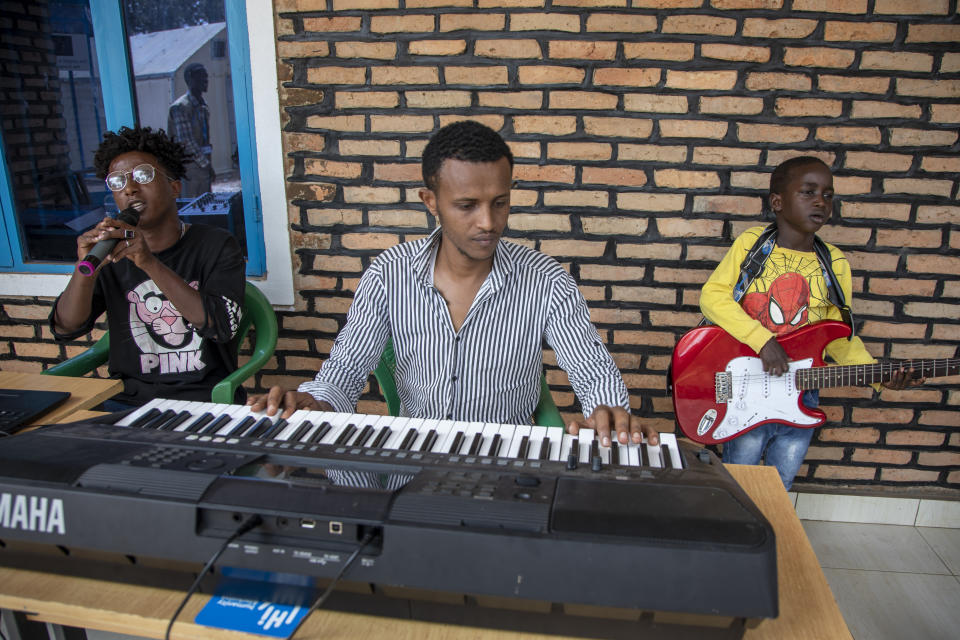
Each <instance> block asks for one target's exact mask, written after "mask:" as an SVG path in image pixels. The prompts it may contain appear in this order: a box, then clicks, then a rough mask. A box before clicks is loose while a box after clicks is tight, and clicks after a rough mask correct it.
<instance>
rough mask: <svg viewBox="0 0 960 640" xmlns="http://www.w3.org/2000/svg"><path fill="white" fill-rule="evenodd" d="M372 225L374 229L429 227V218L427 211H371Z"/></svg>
mask: <svg viewBox="0 0 960 640" xmlns="http://www.w3.org/2000/svg"><path fill="white" fill-rule="evenodd" d="M368 215H369V216H370V225H371V226H374V227H414V228H421V229H422V228H423V227H426V226H427V220H428V216H427V213H426V212H425V211H413V210H410V209H396V210H387V209H375V210H372V211H370V213H369V214H368Z"/></svg>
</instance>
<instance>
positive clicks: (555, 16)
mask: <svg viewBox="0 0 960 640" xmlns="http://www.w3.org/2000/svg"><path fill="white" fill-rule="evenodd" d="M510 30H511V31H568V32H572V33H579V32H580V16H578V15H577V14H574V13H514V14H511V16H510Z"/></svg>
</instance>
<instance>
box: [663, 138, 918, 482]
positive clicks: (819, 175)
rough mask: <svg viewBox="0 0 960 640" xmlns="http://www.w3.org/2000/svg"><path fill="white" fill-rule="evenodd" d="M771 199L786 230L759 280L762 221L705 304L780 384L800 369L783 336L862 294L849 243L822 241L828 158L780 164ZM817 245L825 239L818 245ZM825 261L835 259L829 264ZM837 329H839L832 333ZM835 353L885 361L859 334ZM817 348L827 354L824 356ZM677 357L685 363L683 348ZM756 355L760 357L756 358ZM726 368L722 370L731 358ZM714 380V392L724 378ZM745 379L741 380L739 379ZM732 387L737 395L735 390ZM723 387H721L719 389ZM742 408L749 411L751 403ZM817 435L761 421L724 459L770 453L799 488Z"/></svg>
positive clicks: (808, 397) (831, 352) (706, 422)
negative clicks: (753, 268)
mask: <svg viewBox="0 0 960 640" xmlns="http://www.w3.org/2000/svg"><path fill="white" fill-rule="evenodd" d="M769 203H770V208H771V209H772V210H773V212H774V214H775V215H776V229H775V231H773V233H772V235H770V234H768V239H767V242H766V243H764V245H763V246H762V247H761V248H760V249H759V251H757V252H756V253H757V254H759V258H758V260H762V266H760V265H759V264H758V268H759V272H758V273H756V277H755V278H754V279H753V280H752V281H751V282H745V281H744V280H743V278H742V276H741V265H742V263H743V262H744V258H745V257H747V255H748V253H751V251H752V250H751V247H753V246H754V245H755V243H756V241H757V239H758V238H759V237H760V236H761V234H762V233H763V232H764V228H763V227H760V226H758V227H753V228H751V229H748V230H747V231H745V232H743V233H742V234H741V235H740V236H739V237H738V238H737V239H736V240H734V242H733V246H731V248H730V250H729V251H728V252H727V254H726V256H724V258H723V260H722V261H721V262H720V264H719V265H717V268H716V270H715V271H714V272H713V274H712V275H711V276H710V278H709V280H707V282H706V284H704V285H703V290H702V292H701V295H700V309H701V311H702V312H703V315H704V316H705V317H706V318H707V320H709V321H711V322H713V323H714V324H716V325H719V327H720V328H721V329H723V330H724V331H726V332H727V333H728V334H729V335H730V336H732V337H733V338H735V339H736V340H737V341H739V342H740V343H743V344H744V345H747V346H749V348H750V350H751V351H752V352H753V353H756V354H757V355H758V356H759V360H760V363H759V364H758V365H757V366H758V368H759V367H761V366H762V371H763V372H765V373H766V374H769V376H771V378H770V379H771V380H772V381H776V380H777V379H778V378H779V379H780V380H781V381H788V378H789V376H784V374H786V373H788V371H791V370H792V369H796V367H795V366H794V367H791V365H792V363H791V358H790V357H789V356H788V354H787V352H786V351H785V349H784V347H783V346H781V343H780V342H778V337H780V338H783V339H784V342H785V344H786V343H787V341H788V340H789V338H788V334H790V333H791V332H793V331H795V330H797V329H799V328H800V327H803V326H804V325H808V324H813V323H816V322H820V321H822V320H840V319H841V309H840V308H838V306H837V305H838V304H839V305H840V306H842V307H844V311H845V312H846V313H845V314H844V315H846V317H847V319H848V320H849V307H847V306H846V302H845V301H846V300H850V299H851V296H852V284H851V276H850V264H849V263H848V262H847V259H846V258H845V257H844V256H843V254H842V253H841V252H840V250H839V249H837V248H836V247H834V246H833V245H830V244H827V243H824V242H822V241H820V240H819V238H816V234H817V231H819V230H820V227H822V226H823V225H824V224H825V223H826V222H827V220H829V219H830V215H831V213H832V209H833V174H832V173H831V172H830V168H829V167H828V166H827V165H826V164H824V163H823V162H822V161H821V160H819V159H818V158H815V157H812V156H801V157H797V158H791V159H790V160H787V161H786V162H783V163H782V164H780V166H778V167H777V168H776V169H775V170H774V172H773V174H772V175H771V177H770V195H769ZM815 245H819V248H818V249H817V250H815ZM818 251H819V252H820V258H819V259H818ZM825 261H829V263H828V264H827V265H824V264H823V262H825ZM831 276H832V277H831ZM831 279H835V280H836V284H835V285H832V284H831V283H830V282H829V281H830V280H831ZM838 287H839V290H837V288H838ZM738 301H739V302H738ZM831 324H834V325H835V324H836V323H831ZM825 326H826V325H825ZM811 329H812V327H811ZM844 333H845V332H844ZM837 334H838V332H837V331H836V330H835V329H834V331H833V333H832V334H831V338H833V337H835V336H837ZM678 347H679V345H678ZM826 353H827V355H828V356H830V358H831V359H833V360H834V362H836V363H837V364H840V365H860V364H872V363H875V362H876V360H875V359H874V358H873V356H871V355H870V354H869V353H868V352H867V350H866V347H864V345H863V342H862V341H861V340H860V338H858V337H852V338H850V339H833V340H832V341H831V342H829V344H827V345H826ZM751 355H752V354H751ZM812 355H814V357H815V358H816V359H817V360H819V359H820V353H816V354H812ZM674 358H675V363H676V358H677V355H676V352H675V355H674ZM751 359H752V360H754V361H756V358H751ZM878 366H879V365H878ZM720 368H721V370H722V368H723V364H721V365H720ZM675 369H676V367H675ZM674 373H676V371H675V372H674ZM759 374H760V372H757V376H755V377H759ZM883 377H884V378H885V379H886V382H884V383H883V385H884V386H885V387H887V388H890V389H903V388H905V387H906V386H908V385H911V384H912V385H918V384H922V383H923V380H922V379H921V380H917V379H915V378H914V377H913V368H910V369H906V368H903V367H899V368H897V369H896V370H890V369H888V370H887V371H886V373H885V375H884V376H883ZM874 379H878V380H879V379H881V378H874ZM869 381H870V380H868V382H869ZM707 382H708V384H709V385H710V386H711V389H712V387H713V385H714V381H713V380H709V381H707ZM716 384H717V385H718V387H719V386H720V385H721V378H720V377H719V376H718V378H717V381H716ZM736 384H737V382H736V381H734V382H733V385H736ZM850 384H854V382H851V383H850ZM821 386H832V385H821ZM801 388H808V389H809V388H810V387H809V386H808V387H801ZM732 392H733V393H734V394H735V390H732ZM717 393H718V394H719V393H720V391H719V389H718V391H717ZM755 399H756V400H758V401H759V400H760V399H759V398H751V397H742V398H741V400H740V401H739V404H742V405H749V404H750V403H751V402H752V401H753V400H755ZM674 403H675V405H677V406H678V408H679V404H680V399H679V398H678V397H677V396H676V391H675V400H674ZM818 403H819V394H818V392H817V390H816V389H811V390H807V391H806V392H804V394H803V404H804V405H805V406H806V407H810V408H813V407H816V406H817V404H818ZM740 409H742V410H745V411H746V412H747V413H749V407H748V406H743V407H740ZM793 409H796V406H794V407H793ZM714 414H716V412H714ZM818 415H820V416H822V414H818ZM698 420H700V425H701V430H703V431H705V430H706V429H707V428H708V427H710V426H712V418H710V417H704V418H698ZM678 421H680V411H679V410H678ZM820 422H822V419H820V420H819V422H815V423H814V422H811V423H808V424H811V425H813V426H815V424H819V423H820ZM812 435H813V429H811V428H798V427H796V426H792V425H790V424H785V423H780V422H770V421H768V422H765V423H763V422H762V420H761V424H759V425H758V426H755V427H753V428H751V429H749V430H747V429H743V430H742V432H740V433H739V435H737V436H736V437H733V438H731V439H727V440H723V441H724V446H723V461H724V462H730V463H735V464H760V461H761V460H764V461H765V463H766V464H768V465H772V466H775V467H776V468H777V471H778V472H779V473H780V477H781V479H782V480H783V484H784V486H785V487H786V488H787V489H788V490H789V489H790V486H791V485H792V484H793V478H794V476H795V475H796V473H797V471H798V470H799V468H800V465H801V464H802V463H803V459H804V456H805V455H806V452H807V448H808V447H809V445H810V439H811V437H812ZM718 441H720V440H719V439H718Z"/></svg>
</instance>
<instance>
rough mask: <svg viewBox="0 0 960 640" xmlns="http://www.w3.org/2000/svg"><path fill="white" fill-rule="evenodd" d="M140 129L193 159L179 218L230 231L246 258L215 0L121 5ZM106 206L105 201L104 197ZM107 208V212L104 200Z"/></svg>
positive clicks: (223, 38)
mask: <svg viewBox="0 0 960 640" xmlns="http://www.w3.org/2000/svg"><path fill="white" fill-rule="evenodd" d="M123 5H124V25H125V28H126V32H127V38H128V41H129V48H130V58H131V63H132V68H133V75H134V87H135V92H136V104H137V116H138V118H137V119H138V121H139V123H140V125H141V126H149V127H152V128H154V129H164V130H166V131H167V132H168V133H170V134H171V135H172V136H173V137H174V138H175V139H176V140H177V141H178V142H180V143H181V144H183V145H184V146H185V147H186V148H187V151H188V152H189V153H190V154H192V156H193V159H192V161H191V162H189V163H188V164H187V175H186V177H185V179H184V180H183V181H182V192H181V198H180V199H179V201H178V204H179V207H180V217H181V218H182V219H183V220H184V221H186V222H191V223H203V224H209V225H214V226H219V227H222V228H224V229H227V230H228V231H230V232H231V233H233V234H234V235H235V236H236V238H237V240H238V241H239V242H240V245H241V246H242V247H243V248H244V253H245V254H246V253H247V251H246V232H245V224H244V202H243V195H242V193H241V184H240V171H239V157H238V146H237V126H236V119H235V115H234V105H233V86H232V80H231V69H230V46H229V39H228V37H227V20H226V16H225V10H224V2H223V0H165V1H164V2H156V0H150V1H145V0H124V2H123ZM111 200H112V199H111ZM106 206H107V208H108V209H109V208H110V207H113V209H114V210H115V206H114V205H113V203H112V201H111V202H107V204H106Z"/></svg>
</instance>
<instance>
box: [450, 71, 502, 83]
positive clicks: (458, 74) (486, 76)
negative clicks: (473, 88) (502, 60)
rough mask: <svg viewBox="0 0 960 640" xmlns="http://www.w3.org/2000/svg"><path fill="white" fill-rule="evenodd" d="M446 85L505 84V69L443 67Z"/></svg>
mask: <svg viewBox="0 0 960 640" xmlns="http://www.w3.org/2000/svg"><path fill="white" fill-rule="evenodd" d="M443 75H444V78H445V79H446V81H447V84H448V85H451V84H469V85H498V84H507V68H506V67H444V70H443Z"/></svg>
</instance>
